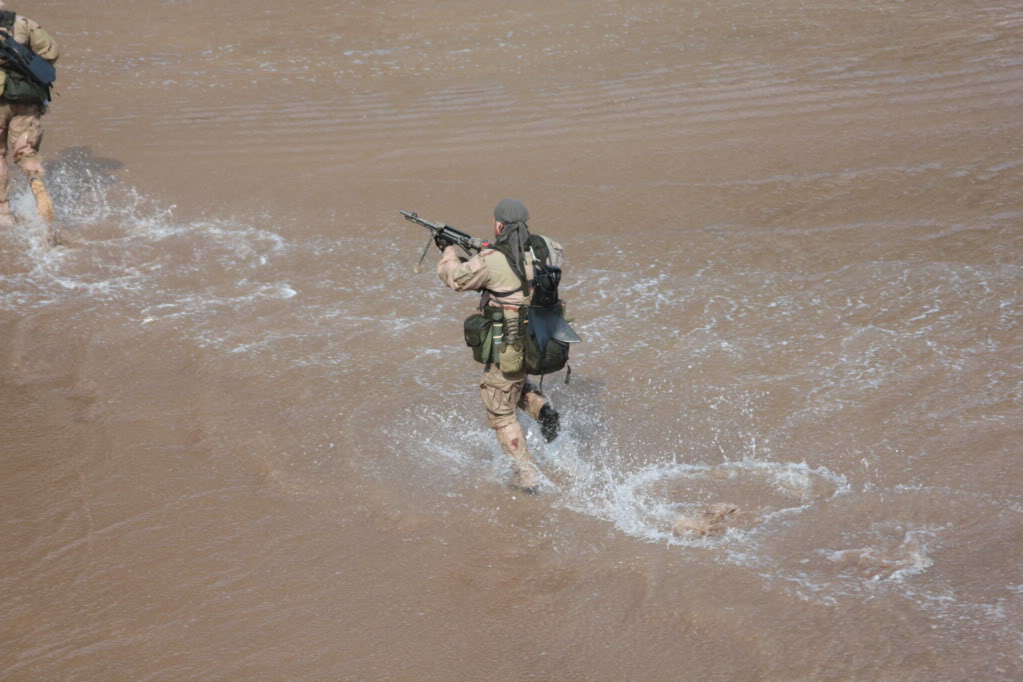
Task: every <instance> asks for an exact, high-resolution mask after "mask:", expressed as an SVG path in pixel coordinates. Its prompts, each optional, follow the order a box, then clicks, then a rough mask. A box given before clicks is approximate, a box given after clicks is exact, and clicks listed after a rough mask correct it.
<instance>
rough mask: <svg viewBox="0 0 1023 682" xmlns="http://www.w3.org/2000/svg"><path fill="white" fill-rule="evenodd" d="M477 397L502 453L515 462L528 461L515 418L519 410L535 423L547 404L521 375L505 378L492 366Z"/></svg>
mask: <svg viewBox="0 0 1023 682" xmlns="http://www.w3.org/2000/svg"><path fill="white" fill-rule="evenodd" d="M480 397H481V398H483V405H484V406H485V407H486V408H487V423H488V424H489V425H490V428H492V429H494V431H495V432H496V434H497V442H498V443H500V444H501V449H502V450H504V453H505V454H506V455H508V456H509V457H511V458H512V459H513V460H515V461H516V462H523V461H526V462H529V461H531V460H532V457H530V455H529V450H527V449H526V435H525V434H524V433H523V432H522V426H521V425H520V424H519V422H518V419H516V417H515V414H516V411H517V410H522V411H523V412H525V413H526V414H528V415H529V416H530V417H532V418H533V419H536V418H537V417H538V416H539V414H540V409H541V408H543V406H544V404H545V403H546V402H547V400H546V399H545V398H544V397H543V396H542V395H540V392H539V391H537V390H536V389H535V388H534V387H533V385H532V384H530V383H529V382H527V381H526V375H525V374H524V373H521V372H520V373H517V374H505V373H504V372H502V371H501V370H500V369H499V368H498V367H497V366H496V365H489V366H488V367H487V369H486V370H485V371H484V372H483V380H482V381H481V382H480Z"/></svg>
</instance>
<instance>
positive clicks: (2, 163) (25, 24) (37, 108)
mask: <svg viewBox="0 0 1023 682" xmlns="http://www.w3.org/2000/svg"><path fill="white" fill-rule="evenodd" d="M0 7H3V3H2V2H0ZM12 33H13V35H14V39H15V40H16V41H18V42H19V43H22V44H23V45H27V46H28V47H29V48H30V49H31V50H32V51H33V52H35V53H36V54H37V55H39V56H40V57H42V58H43V59H45V60H47V61H49V62H50V63H51V64H52V63H53V62H56V61H57V57H59V56H60V49H59V48H58V47H57V42H56V41H55V40H54V39H53V37H52V36H51V35H50V34H49V33H47V32H46V31H45V30H43V28H42V27H41V26H40V25H39V24H38V23H36V22H35V21H33V20H32V19H29V18H28V17H25V16H22V15H20V14H19V15H18V16H17V18H16V19H15V20H14V27H13V30H12ZM6 84H7V74H6V73H5V72H4V71H2V70H0V152H2V154H0V227H2V226H8V227H9V226H10V225H12V224H13V217H12V215H11V206H10V203H9V201H8V195H7V181H8V173H7V170H8V169H7V151H8V149H10V150H11V151H12V156H13V157H14V162H15V163H16V164H18V166H19V167H20V168H21V170H22V171H23V172H24V173H25V175H26V176H28V179H29V183H30V185H31V188H32V192H33V194H35V197H36V203H37V205H38V207H39V214H40V216H41V217H42V218H43V219H44V220H46V221H47V222H50V221H52V220H53V219H54V215H53V204H52V202H51V201H50V196H49V193H47V191H46V187H45V185H43V164H42V161H41V160H40V158H39V144H40V143H41V142H42V139H43V124H42V116H43V112H44V105H43V104H41V103H40V104H35V103H29V102H10V101H7V100H5V99H4V98H3V96H2V92H3V88H4V86H5V85H6Z"/></svg>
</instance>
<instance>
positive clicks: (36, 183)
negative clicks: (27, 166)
mask: <svg viewBox="0 0 1023 682" xmlns="http://www.w3.org/2000/svg"><path fill="white" fill-rule="evenodd" d="M32 194H34V195H35V198H36V207H37V208H38V209H39V217H40V218H42V219H43V222H45V223H47V224H52V223H54V222H56V220H57V214H56V213H54V211H53V199H51V198H50V192H49V191H48V190H47V189H46V185H44V184H43V181H42V180H40V179H39V178H32Z"/></svg>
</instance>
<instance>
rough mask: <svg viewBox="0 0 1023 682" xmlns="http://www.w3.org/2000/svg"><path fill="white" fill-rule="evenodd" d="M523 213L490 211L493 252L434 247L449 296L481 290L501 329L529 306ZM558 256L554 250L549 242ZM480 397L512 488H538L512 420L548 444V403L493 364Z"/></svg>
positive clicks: (552, 434) (504, 205)
mask: <svg viewBox="0 0 1023 682" xmlns="http://www.w3.org/2000/svg"><path fill="white" fill-rule="evenodd" d="M528 220H529V212H528V211H527V210H526V207H525V205H524V204H523V203H522V202H520V201H516V200H515V199H505V200H503V201H501V202H500V203H499V204H498V205H497V208H496V209H494V236H495V238H496V239H495V242H494V245H493V248H486V249H483V250H482V251H480V252H479V253H478V254H476V255H475V256H473V257H471V258H468V254H466V253H465V252H464V251H463V250H462V249H460V248H458V247H457V246H452V245H450V244H448V243H447V242H444V241H438V243H437V246H438V247H439V248H440V249H441V250H442V251H443V255H442V256H441V259H440V262H439V263H438V264H437V274H438V275H439V276H440V279H441V281H442V282H444V284H446V285H447V286H448V287H450V288H452V289H454V290H455V291H469V290H471V291H481V292H483V296H482V300H481V302H480V308H481V310H482V309H483V308H485V307H487V306H492V307H498V308H501V309H503V313H504V328H505V329H509V328H511V327H512V326H513V325H515V324H517V323H518V316H519V306H520V305H525V304H527V303H529V298H530V293H531V291H530V289H529V286H530V285H529V283H530V282H531V281H532V280H533V266H532V263H531V262H530V259H529V258H526V257H525V250H526V242H527V240H528V239H529V231H528V227H527V226H526V222H527V221H528ZM551 244H552V245H553V246H555V247H556V248H557V250H558V253H559V254H560V251H561V247H560V245H558V244H556V243H554V242H551ZM480 396H481V397H482V398H483V404H484V406H485V407H486V408H487V420H488V423H489V425H490V428H492V429H494V431H495V432H496V434H497V440H498V442H499V443H500V444H501V449H502V450H503V451H504V453H505V454H506V455H508V456H509V457H511V459H512V471H513V472H514V478H513V480H512V483H513V484H514V485H515V486H516V487H518V488H521V489H523V490H525V491H527V492H533V491H535V490H536V488H537V487H538V486H539V483H540V478H539V475H540V470H539V469H538V468H537V466H536V464H535V463H534V462H533V457H532V456H531V455H530V454H529V450H528V449H526V437H525V434H524V433H523V432H522V426H521V425H520V424H519V422H518V419H517V418H516V410H517V409H521V410H523V411H524V412H525V413H526V414H528V415H529V416H530V417H532V418H533V419H536V420H537V421H539V422H540V432H541V434H542V435H543V437H544V439H545V440H547V441H548V442H550V441H552V440H554V439H555V438H556V437H557V435H558V429H559V419H558V413H557V412H556V411H555V410H554V408H553V407H552V406H551V404H550V402H549V401H548V400H547V399H545V398H544V397H543V395H541V394H540V392H539V391H537V390H536V389H535V388H534V387H533V386H532V384H530V383H528V382H527V381H526V373H525V371H523V370H519V371H516V372H512V373H506V372H504V371H502V370H501V368H500V367H499V366H498V364H497V363H490V364H487V365H486V367H485V368H484V370H483V379H482V382H481V383H480Z"/></svg>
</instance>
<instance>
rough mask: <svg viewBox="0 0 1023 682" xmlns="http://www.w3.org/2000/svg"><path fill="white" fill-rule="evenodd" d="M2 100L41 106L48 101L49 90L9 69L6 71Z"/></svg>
mask: <svg viewBox="0 0 1023 682" xmlns="http://www.w3.org/2000/svg"><path fill="white" fill-rule="evenodd" d="M2 98H3V99H5V100H7V101H8V102H19V103H24V104H43V103H44V102H47V101H48V100H49V99H50V89H49V88H45V87H43V86H42V85H39V84H38V83H36V82H35V81H32V80H29V79H28V78H26V77H25V76H23V75H21V74H20V73H18V72H17V71H15V70H13V69H11V70H10V71H7V79H6V81H5V83H4V91H3V95H2Z"/></svg>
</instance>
